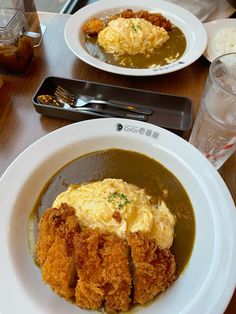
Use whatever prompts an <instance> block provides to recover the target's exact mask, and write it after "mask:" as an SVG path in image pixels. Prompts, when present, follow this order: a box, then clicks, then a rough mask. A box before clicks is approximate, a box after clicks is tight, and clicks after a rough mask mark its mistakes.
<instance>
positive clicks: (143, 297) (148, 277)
mask: <svg viewBox="0 0 236 314" xmlns="http://www.w3.org/2000/svg"><path fill="white" fill-rule="evenodd" d="M128 242H129V245H130V247H131V256H132V262H133V267H134V271H133V288H134V303H140V304H145V303H146V302H148V301H150V300H152V299H153V298H154V297H155V296H157V295H158V294H159V293H161V292H163V291H165V290H166V289H167V288H168V287H169V286H170V285H171V283H172V282H173V281H174V280H175V279H176V264H175V259H174V256H173V255H172V253H171V252H170V250H168V249H163V250H160V249H159V248H158V247H157V245H156V243H155V242H154V241H153V240H149V239H148V238H146V237H145V235H144V234H142V233H141V232H136V233H133V234H132V233H130V234H129V236H128Z"/></svg>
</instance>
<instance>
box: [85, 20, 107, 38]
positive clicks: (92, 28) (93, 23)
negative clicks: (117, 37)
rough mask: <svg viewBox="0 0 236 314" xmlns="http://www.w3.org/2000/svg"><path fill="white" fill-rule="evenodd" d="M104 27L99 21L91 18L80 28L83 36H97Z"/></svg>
mask: <svg viewBox="0 0 236 314" xmlns="http://www.w3.org/2000/svg"><path fill="white" fill-rule="evenodd" d="M103 28H104V25H103V22H102V20H101V19H95V18H92V19H91V20H89V21H88V22H86V23H84V25H83V26H82V30H83V32H84V33H85V34H88V35H89V36H97V35H98V33H100V32H101V30H103Z"/></svg>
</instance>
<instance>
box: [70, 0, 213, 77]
mask: <svg viewBox="0 0 236 314" xmlns="http://www.w3.org/2000/svg"><path fill="white" fill-rule="evenodd" d="M127 8H129V9H133V10H134V11H138V10H140V9H144V10H148V11H150V12H160V13H162V14H163V15H164V16H165V17H166V18H167V19H169V20H170V21H171V22H172V23H173V24H175V25H176V26H178V27H179V28H180V29H181V30H182V31H183V33H184V34H185V37H186V40H187V47H186V50H185V52H184V54H183V56H182V57H181V58H180V59H179V60H177V61H176V62H174V63H172V64H168V65H165V66H162V67H160V68H147V69H132V68H124V67H119V66H114V65H110V64H107V63H105V62H102V61H100V60H99V59H97V58H95V57H93V56H91V55H90V54H89V53H88V52H87V50H86V48H85V45H84V34H83V32H82V25H83V24H84V23H85V22H86V21H87V20H89V19H90V18H91V17H93V16H96V17H102V16H107V15H111V14H114V13H117V12H120V11H121V10H122V9H127ZM64 35H65V40H66V43H67V45H68V47H69V48H70V49H71V51H72V52H73V53H74V54H75V55H76V56H77V57H78V58H80V59H81V60H83V61H84V62H86V63H88V64H90V65H92V66H94V67H95V68H98V69H101V70H104V71H108V72H111V73H117V74H124V75H134V76H151V75H159V74H165V73H170V72H174V71H177V70H180V69H182V68H185V67H186V66H188V65H190V64H191V63H193V62H194V61H195V60H197V59H198V58H199V57H200V56H201V55H202V54H203V52H204V50H205V48H206V44H207V35H206V31H205V28H204V27H203V24H202V23H201V22H200V21H199V20H198V19H197V18H196V17H195V16H194V15H193V14H191V13H190V12H188V11H187V10H185V9H183V8H181V7H179V6H177V5H174V4H172V3H169V2H166V1H161V0H146V1H142V0H119V1H117V0H101V1H97V2H95V3H92V4H90V5H87V6H85V7H83V8H82V9H80V10H79V11H77V12H76V13H75V14H73V15H72V16H71V18H70V19H69V21H68V22H67V24H66V27H65V32H64Z"/></svg>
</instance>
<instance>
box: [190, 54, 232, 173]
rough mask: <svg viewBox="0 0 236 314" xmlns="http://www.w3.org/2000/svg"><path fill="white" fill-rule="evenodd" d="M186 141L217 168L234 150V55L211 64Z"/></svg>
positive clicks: (227, 55) (221, 57)
mask: <svg viewBox="0 0 236 314" xmlns="http://www.w3.org/2000/svg"><path fill="white" fill-rule="evenodd" d="M189 142H190V143H191V144H192V145H194V146H195V147H196V148H198V149H199V150H200V151H201V152H202V153H203V154H204V155H205V157H206V158H208V159H209V160H210V161H211V163H212V164H213V165H214V166H215V168H216V169H219V168H220V167H221V166H222V164H223V163H224V162H225V161H226V160H227V159H228V158H229V157H230V156H231V155H232V154H233V152H234V151H235V150H236V52H235V53H229V54H225V55H222V56H220V57H218V58H216V59H215V60H214V61H213V62H212V63H211V65H210V69H209V75H208V78H207V82H206V85H205V90H204V93H203V96H202V99H201V104H200V108H199V111H198V113H197V117H196V120H195V122H194V125H193V129H192V133H191V135H190V139H189Z"/></svg>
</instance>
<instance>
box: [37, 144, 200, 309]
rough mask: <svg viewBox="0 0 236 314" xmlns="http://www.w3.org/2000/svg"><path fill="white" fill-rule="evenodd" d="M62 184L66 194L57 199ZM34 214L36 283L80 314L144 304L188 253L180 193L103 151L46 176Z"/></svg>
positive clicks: (188, 227)
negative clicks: (44, 285)
mask: <svg viewBox="0 0 236 314" xmlns="http://www.w3.org/2000/svg"><path fill="white" fill-rule="evenodd" d="M134 165H135V166H134ZM149 171H150V173H149ZM72 173H73V175H72V176H71V174H72ZM118 173H119V174H118ZM124 174H125V175H124ZM68 175H69V177H70V180H69V181H68ZM84 176H85V177H86V179H85V177H84ZM117 177H121V178H122V177H124V179H120V178H117ZM65 178H67V179H66V182H67V183H66V186H67V189H66V190H65V189H64V191H63V192H59V193H58V192H57V191H58V190H57V188H56V186H57V185H58V180H59V181H60V182H64V180H65ZM75 180H77V182H79V183H78V184H74V183H73V184H71V185H70V184H69V183H71V182H75ZM81 180H82V181H81ZM126 180H127V181H128V182H126ZM154 182H155V183H154ZM64 184H65V182H64V183H63V185H64ZM68 185H69V187H68ZM51 187H53V190H51ZM52 191H54V194H53V195H54V196H53V198H52ZM48 197H49V199H50V202H49V203H51V205H52V207H49V208H47V207H46V208H47V209H46V210H45V202H47V198H48ZM40 207H42V208H43V212H42V214H40ZM35 209H36V212H34V217H35V218H34V219H37V217H38V216H39V217H40V220H39V224H38V235H37V236H36V238H37V240H36V246H35V248H34V251H35V259H36V262H37V264H38V265H39V266H40V268H41V271H42V278H43V280H44V282H45V283H47V284H49V285H50V287H51V288H52V289H53V290H54V291H55V292H56V293H57V294H59V295H60V296H62V297H64V298H65V299H67V300H70V301H73V302H74V303H75V304H76V305H77V306H79V307H81V308H83V309H90V310H103V309H104V310H105V311H106V312H108V313H115V312H119V311H127V310H129V309H130V308H131V307H132V305H135V304H141V305H144V304H146V303H147V302H149V301H151V300H153V299H154V298H155V297H156V296H157V295H159V294H160V293H162V292H164V291H165V290H166V289H167V288H168V287H170V286H171V285H172V284H173V283H174V281H175V280H176V279H177V278H178V276H179V274H180V273H181V271H182V270H183V268H184V266H185V265H186V263H187V261H188V258H189V256H190V254H191V250H192V245H193V240H194V216H193V212H192V208H191V204H190V202H189V200H188V197H187V196H186V192H185V191H184V190H183V188H182V187H181V185H180V184H179V183H178V181H177V179H176V178H175V177H174V176H173V175H172V174H171V173H169V172H168V171H167V170H166V169H165V168H164V167H163V166H161V165H160V164H159V163H158V162H156V161H154V160H152V159H150V158H148V157H146V156H143V155H141V154H139V153H134V152H129V151H123V150H119V149H110V150H105V151H98V152H94V153H91V154H88V155H85V156H82V157H80V158H78V159H77V160H75V161H73V162H71V163H70V164H68V165H66V166H65V167H63V168H62V169H61V170H60V171H59V172H58V173H57V174H55V175H54V177H53V178H52V179H51V180H50V182H49V185H47V186H46V188H45V189H44V190H43V192H42V194H41V195H40V198H39V200H38V202H37V204H36V208H35ZM188 241H190V242H189V244H188V245H186V244H187V242H188Z"/></svg>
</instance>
